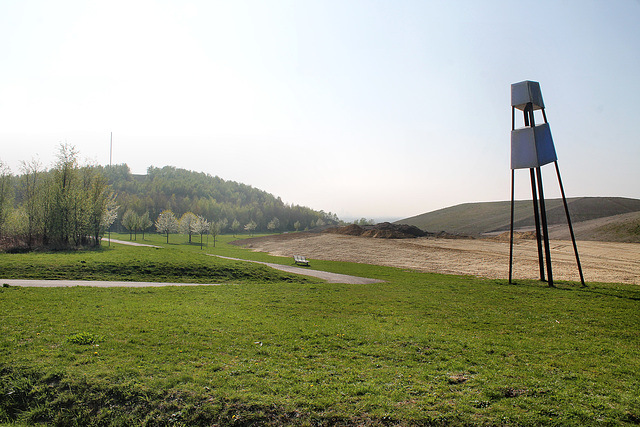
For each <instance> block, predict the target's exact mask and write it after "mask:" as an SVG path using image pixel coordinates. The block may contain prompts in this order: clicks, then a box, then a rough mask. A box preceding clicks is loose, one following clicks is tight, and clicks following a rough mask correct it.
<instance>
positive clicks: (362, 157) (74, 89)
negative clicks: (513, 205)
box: [0, 0, 640, 220]
mask: <svg viewBox="0 0 640 427" xmlns="http://www.w3.org/2000/svg"><path fill="white" fill-rule="evenodd" d="M638 22H640V1H638V0H611V1H606V2H604V1H600V0H580V1H577V0H576V1H574V0H566V1H555V0H541V1H537V2H514V1H508V0H503V1H501V0H487V1H482V2H478V1H476V0H466V1H465V0H450V1H444V0H442V1H427V0H416V1H412V0H397V1H381V0H347V1H345V0H323V1H311V0H309V1H307V0H269V1H257V0H256V1H246V0H233V1H231V0H228V1H214V0H212V1H192V0H179V1H178V0H176V1H173V0H158V1H152V0H111V1H86V0H78V1H69V0H60V1H55V2H51V1H48V0H40V1H38V0H24V1H19V0H0V147H1V150H0V160H2V161H3V162H4V163H6V164H7V165H8V166H9V167H10V168H11V170H12V172H13V173H14V174H18V173H20V167H21V162H23V161H30V160H32V159H37V160H39V161H40V162H41V163H42V164H43V166H46V167H49V166H52V165H53V163H54V162H55V158H56V153H57V152H58V149H59V147H60V144H69V145H72V146H75V148H76V149H77V150H78V151H79V153H80V158H81V160H82V162H90V163H97V164H101V165H108V164H109V162H110V160H111V161H112V163H113V164H122V163H126V164H127V165H128V166H129V167H130V169H131V171H132V172H133V173H136V174H144V173H146V170H147V168H148V167H149V166H155V167H163V166H167V165H170V166H175V167H178V168H184V169H188V170H193V171H197V172H205V173H209V174H211V175H214V176H215V175H217V176H219V177H221V178H223V179H225V180H232V181H237V182H241V183H244V184H248V185H251V186H253V187H256V188H259V189H262V190H265V191H268V192H269V193H272V194H274V195H275V196H277V197H281V198H282V200H283V201H284V202H286V203H292V204H298V205H303V206H308V207H311V208H313V209H317V210H324V211H326V212H332V213H335V214H337V215H338V216H339V217H340V218H342V219H350V218H361V217H365V218H367V219H369V218H373V219H376V220H383V219H401V218H407V217H410V216H413V215H418V214H421V213H425V212H430V211H434V210H437V209H441V208H444V207H448V206H453V205H457V204H460V203H467V202H485V201H497V200H509V198H510V188H511V187H510V186H511V171H510V131H511V103H510V101H511V100H510V87H511V84H512V83H516V82H520V81H523V80H533V81H537V82H540V87H541V89H542V95H543V97H544V102H545V106H546V115H547V118H548V120H549V124H550V127H551V132H552V134H553V139H554V143H555V148H556V152H557V155H558V165H559V167H560V171H561V173H562V181H563V184H564V188H565V191H566V194H567V197H579V196H620V197H631V198H640V126H638V120H637V117H638V112H637V109H638V106H637V102H638V98H639V97H640V74H639V70H640V48H638V46H640V25H638ZM518 118H519V120H521V119H520V116H518ZM111 135H113V137H112V138H113V145H112V150H110V146H111ZM542 170H543V182H544V188H545V196H546V197H547V198H553V197H559V196H560V192H559V185H558V181H557V177H556V173H555V168H554V167H553V165H547V166H544V167H543V168H542ZM515 184H516V185H515V188H516V198H518V199H527V198H531V193H530V184H529V177H528V172H527V171H525V170H518V171H516V181H515Z"/></svg>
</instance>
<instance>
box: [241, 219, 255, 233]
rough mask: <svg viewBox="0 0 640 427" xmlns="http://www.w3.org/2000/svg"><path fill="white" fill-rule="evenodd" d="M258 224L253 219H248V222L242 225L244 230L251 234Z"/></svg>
mask: <svg viewBox="0 0 640 427" xmlns="http://www.w3.org/2000/svg"><path fill="white" fill-rule="evenodd" d="M257 226H258V224H256V222H255V221H254V220H251V221H249V223H248V224H246V225H245V226H244V229H245V231H248V232H249V233H250V234H251V235H252V236H253V230H255V229H256V227H257Z"/></svg>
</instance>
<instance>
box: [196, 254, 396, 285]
mask: <svg viewBox="0 0 640 427" xmlns="http://www.w3.org/2000/svg"><path fill="white" fill-rule="evenodd" d="M207 255H209V256H215V257H218V258H224V259H230V260H233V261H244V262H253V263H256V264H262V265H266V266H268V267H271V268H275V269H276V270H281V271H286V272H287V273H293V274H302V275H305V276H312V277H317V278H319V279H322V280H326V281H327V282H329V283H346V284H349V285H369V284H371V283H383V282H384V280H378V279H368V278H366V277H358V276H349V275H347V274H338V273H329V272H327V271H320V270H311V269H309V268H303V267H294V266H292V265H283V264H274V263H272V262H262V261H251V260H248V259H240V258H231V257H227V256H222V255H213V254H207Z"/></svg>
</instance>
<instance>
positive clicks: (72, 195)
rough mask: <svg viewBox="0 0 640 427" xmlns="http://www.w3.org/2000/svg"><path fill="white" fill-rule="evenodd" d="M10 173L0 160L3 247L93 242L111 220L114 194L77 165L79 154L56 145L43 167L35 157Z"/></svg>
mask: <svg viewBox="0 0 640 427" xmlns="http://www.w3.org/2000/svg"><path fill="white" fill-rule="evenodd" d="M21 172H22V173H21V174H20V175H17V176H13V175H12V174H11V171H10V170H9V168H8V167H7V165H6V164H4V163H3V162H2V161H0V239H2V243H3V246H5V247H14V248H15V247H26V248H27V249H32V248H34V247H40V246H44V247H48V248H54V249H64V248H69V247H73V246H75V247H80V246H97V245H99V244H100V239H101V237H102V235H103V233H104V231H105V230H106V229H107V228H108V227H109V226H110V225H111V224H112V223H113V222H114V221H115V219H116V217H117V210H118V206H117V204H116V200H115V199H116V197H115V194H114V193H113V192H112V191H111V188H110V186H109V184H108V182H107V179H106V177H105V176H104V175H103V174H102V173H101V171H100V170H99V169H98V168H96V167H94V166H91V165H83V166H81V165H80V164H79V162H78V152H77V151H76V150H75V148H74V147H73V146H70V145H68V144H62V145H60V149H59V151H58V154H57V157H56V162H55V164H54V165H53V167H52V168H50V169H49V170H45V169H44V168H43V167H42V165H41V164H40V163H39V162H38V161H37V160H31V161H29V162H22V164H21Z"/></svg>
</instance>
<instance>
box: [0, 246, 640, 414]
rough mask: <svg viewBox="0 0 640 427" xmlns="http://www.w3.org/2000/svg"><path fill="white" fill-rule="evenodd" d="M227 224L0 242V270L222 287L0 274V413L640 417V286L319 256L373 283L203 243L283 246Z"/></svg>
mask: <svg viewBox="0 0 640 427" xmlns="http://www.w3.org/2000/svg"><path fill="white" fill-rule="evenodd" d="M112 237H114V238H115V237H118V238H120V239H123V240H127V239H128V235H127V236H124V235H120V236H115V235H112ZM231 239H232V238H231V236H222V239H221V241H220V242H218V244H217V247H216V248H213V247H211V246H210V247H209V248H206V247H205V248H204V249H200V246H199V244H195V243H194V244H192V245H189V244H187V243H185V242H186V236H172V237H171V242H172V244H169V245H166V244H164V243H163V241H164V240H163V237H162V236H155V235H152V236H147V241H146V242H148V243H153V244H157V245H160V246H165V248H164V249H152V248H142V247H129V246H124V245H118V244H112V245H111V246H110V247H107V245H106V242H105V243H104V245H103V248H102V249H101V250H97V251H90V252H68V253H35V254H0V277H3V278H11V277H12V278H74V279H84V280H87V279H96V280H97V279H101V280H110V279H112V280H144V281H168V282H190V283H223V284H224V285H222V286H197V287H175V286H168V287H158V288H90V287H72V288H20V287H14V286H11V287H2V288H0V319H1V321H0V422H3V423H6V424H12V423H15V424H17V425H33V424H38V423H43V424H47V425H122V426H125V425H243V426H244V425H624V424H630V425H632V424H638V423H640V398H639V396H640V332H639V331H638V327H639V326H640V310H639V308H640V288H638V287H637V286H633V285H618V284H595V283H589V284H588V285H589V286H588V287H587V288H582V287H580V286H578V285H576V284H573V283H566V282H565V283H557V285H558V287H557V288H549V287H547V286H546V284H544V283H539V282H533V281H521V282H518V283H517V284H514V285H508V284H507V283H506V280H498V281H496V280H487V279H480V278H473V277H460V276H446V275H436V274H425V273H417V272H411V271H402V270H398V269H393V268H388V267H380V266H372V265H361V264H349V263H338V262H329V261H318V260H313V261H312V267H313V268H318V269H323V270H327V271H334V272H339V273H344V274H354V275H358V276H364V277H371V278H380V279H383V280H385V281H386V282H385V283H381V284H375V285H342V284H326V283H324V282H321V281H318V280H315V279H311V278H305V277H302V276H295V275H290V274H285V273H282V272H277V271H273V270H271V269H269V268H267V267H263V266H260V265H255V264H249V263H242V262H235V261H228V260H223V259H219V258H215V257H210V256H207V255H205V254H206V253H214V254H220V255H225V256H232V257H238V258H244V259H255V260H263V261H270V262H280V263H283V264H291V263H292V260H290V259H286V258H276V257H271V256H269V255H266V254H261V253H254V252H250V251H248V250H245V249H242V248H238V247H235V246H231V245H227V244H226V242H228V241H229V240H231ZM138 241H139V242H140V241H141V240H140V237H139V238H138ZM0 283H2V280H1V279H0Z"/></svg>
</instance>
